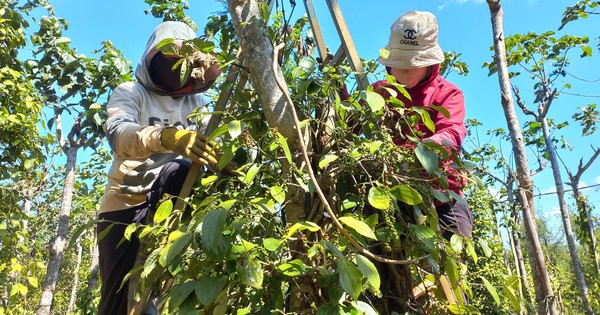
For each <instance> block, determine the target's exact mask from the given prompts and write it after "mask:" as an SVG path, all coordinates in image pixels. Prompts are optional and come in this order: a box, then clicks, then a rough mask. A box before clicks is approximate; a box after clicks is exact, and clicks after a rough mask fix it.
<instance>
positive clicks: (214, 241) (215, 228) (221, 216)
mask: <svg viewBox="0 0 600 315" xmlns="http://www.w3.org/2000/svg"><path fill="white" fill-rule="evenodd" d="M226 217H227V211H225V210H222V209H216V210H213V211H211V212H210V213H208V214H207V215H206V216H205V217H204V221H203V222H202V246H204V247H205V248H207V249H208V250H211V251H215V250H216V249H217V247H218V246H219V242H220V241H221V239H222V237H223V228H224V227H225V219H226Z"/></svg>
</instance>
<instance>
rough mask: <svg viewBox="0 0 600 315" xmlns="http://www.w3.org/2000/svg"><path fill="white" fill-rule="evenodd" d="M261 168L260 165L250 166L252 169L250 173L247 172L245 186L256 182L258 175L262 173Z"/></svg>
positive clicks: (249, 170)
mask: <svg viewBox="0 0 600 315" xmlns="http://www.w3.org/2000/svg"><path fill="white" fill-rule="evenodd" d="M260 168H261V166H260V165H259V164H252V166H250V169H248V172H246V176H245V177H244V184H246V185H250V184H252V183H253V182H254V178H255V177H256V174H258V171H260Z"/></svg>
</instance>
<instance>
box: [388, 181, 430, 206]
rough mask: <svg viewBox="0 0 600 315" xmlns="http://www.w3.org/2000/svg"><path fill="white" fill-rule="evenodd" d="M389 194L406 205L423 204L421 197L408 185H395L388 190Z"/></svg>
mask: <svg viewBox="0 0 600 315" xmlns="http://www.w3.org/2000/svg"><path fill="white" fill-rule="evenodd" d="M390 194H392V196H394V197H396V199H398V201H401V202H403V203H405V204H408V205H418V204H421V203H423V197H422V196H421V194H419V192H418V191H416V190H415V189H414V188H412V187H410V186H408V185H397V186H394V187H392V188H390Z"/></svg>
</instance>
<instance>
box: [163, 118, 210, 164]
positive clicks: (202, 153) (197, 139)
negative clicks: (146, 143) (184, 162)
mask: <svg viewBox="0 0 600 315" xmlns="http://www.w3.org/2000/svg"><path fill="white" fill-rule="evenodd" d="M206 140H207V139H206V136H204V135H203V134H200V133H198V132H196V131H192V130H181V129H177V128H176V127H166V128H164V129H163V131H162V133H161V135H160V141H161V143H162V145H163V147H165V148H167V149H168V150H171V151H173V152H174V153H177V154H179V155H182V156H185V157H187V158H189V159H190V160H192V162H196V163H200V164H202V165H208V164H215V165H216V164H217V157H216V154H215V150H214V147H215V145H216V144H215V143H214V142H212V141H210V142H208V143H207V141H206Z"/></svg>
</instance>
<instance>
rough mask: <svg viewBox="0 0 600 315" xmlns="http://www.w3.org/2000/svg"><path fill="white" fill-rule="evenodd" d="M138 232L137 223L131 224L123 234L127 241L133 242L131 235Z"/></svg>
mask: <svg viewBox="0 0 600 315" xmlns="http://www.w3.org/2000/svg"><path fill="white" fill-rule="evenodd" d="M136 230H137V223H131V224H129V225H128V226H127V227H126V228H125V232H123V237H125V239H126V240H128V241H131V235H132V234H133V233H135V231H136Z"/></svg>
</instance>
